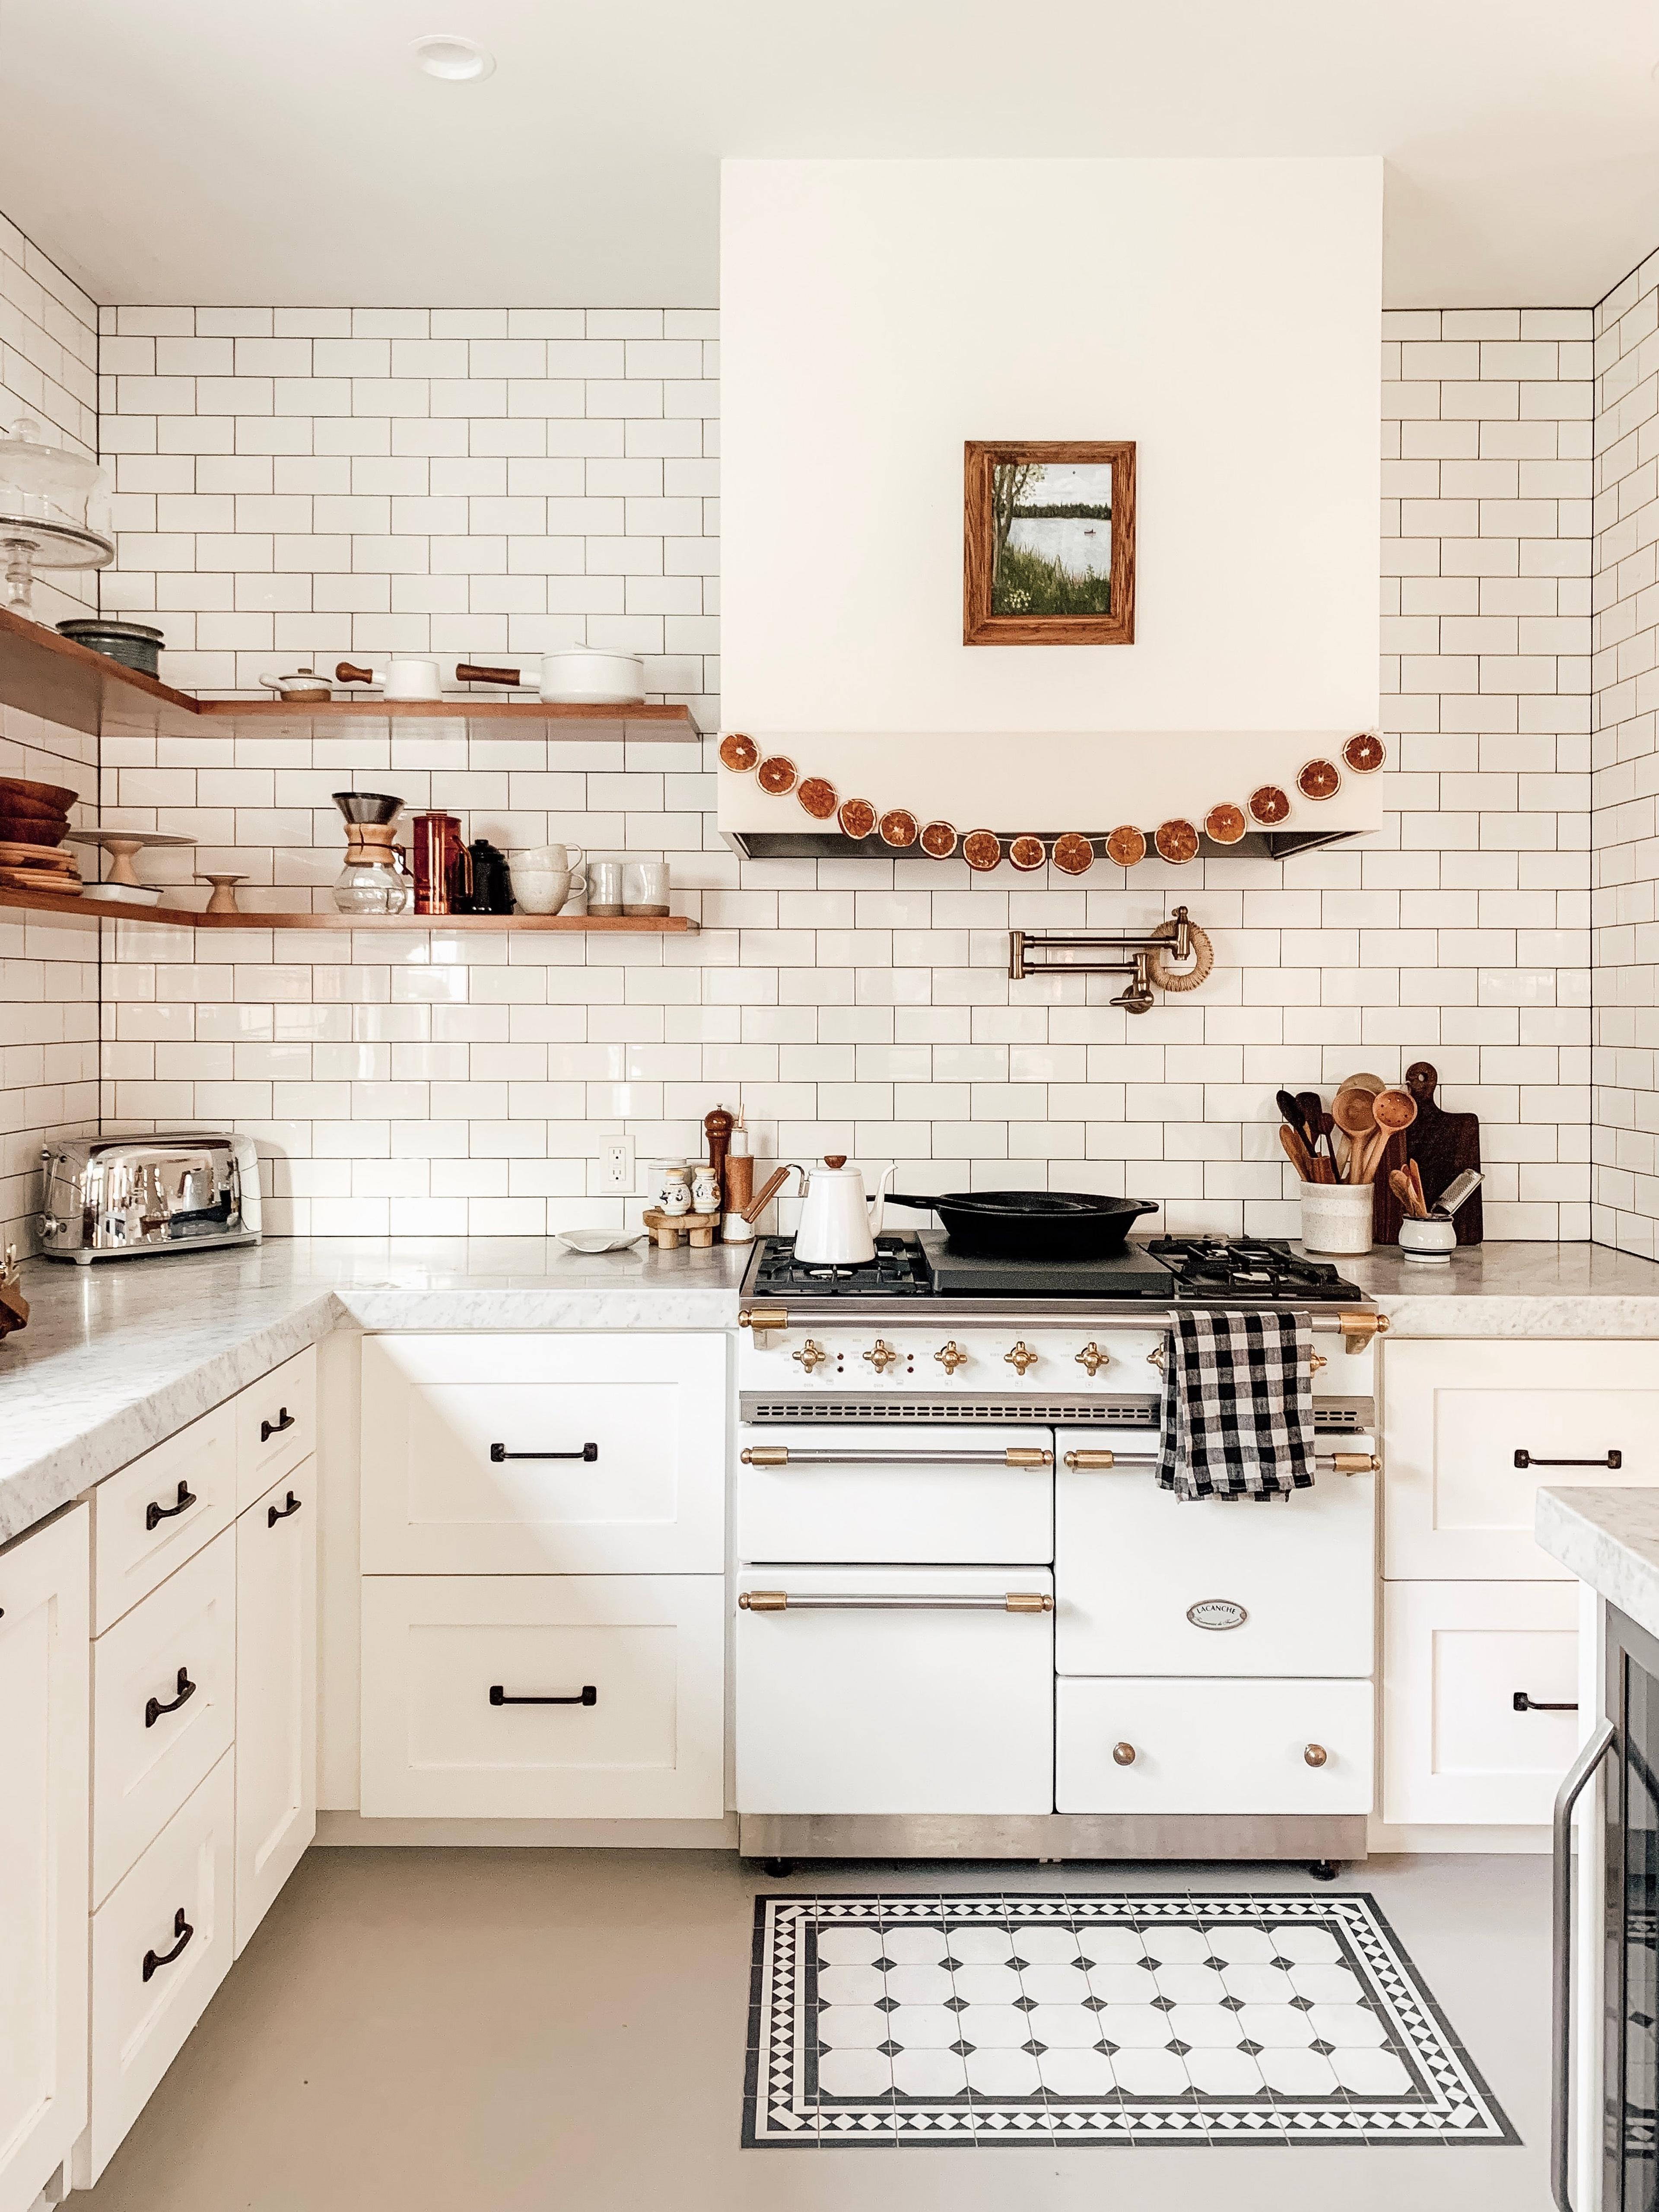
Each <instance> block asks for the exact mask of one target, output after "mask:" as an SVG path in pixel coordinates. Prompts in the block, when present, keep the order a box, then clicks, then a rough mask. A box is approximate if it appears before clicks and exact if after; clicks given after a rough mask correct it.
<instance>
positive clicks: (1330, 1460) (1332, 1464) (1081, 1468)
mask: <svg viewBox="0 0 1659 2212" xmlns="http://www.w3.org/2000/svg"><path fill="white" fill-rule="evenodd" d="M1159 1449H1160V1448H1159V1447H1158V1445H1157V1444H1152V1445H1149V1446H1148V1447H1147V1448H1146V1449H1145V1450H1142V1451H1121V1450H1119V1451H1068V1452H1067V1453H1066V1454H1065V1455H1064V1456H1063V1458H1062V1459H1061V1461H1060V1465H1061V1466H1062V1467H1066V1468H1071V1469H1072V1471H1073V1473H1074V1474H1081V1473H1085V1472H1087V1473H1098V1472H1100V1471H1102V1470H1104V1469H1108V1468H1115V1467H1125V1468H1128V1467H1151V1466H1152V1463H1153V1462H1154V1461H1156V1460H1157V1459H1158V1456H1159ZM1314 1465H1315V1467H1316V1468H1317V1469H1318V1470H1319V1472H1320V1473H1321V1474H1378V1473H1380V1472H1381V1470H1382V1466H1383V1462H1382V1461H1381V1460H1380V1459H1379V1458H1378V1456H1377V1455H1376V1453H1375V1452H1363V1451H1339V1452H1316V1453H1315V1454H1314Z"/></svg>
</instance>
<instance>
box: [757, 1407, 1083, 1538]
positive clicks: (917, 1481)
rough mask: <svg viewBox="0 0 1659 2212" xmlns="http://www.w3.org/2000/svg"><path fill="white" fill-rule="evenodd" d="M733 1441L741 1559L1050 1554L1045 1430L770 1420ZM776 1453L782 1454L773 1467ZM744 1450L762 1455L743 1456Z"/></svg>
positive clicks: (1049, 1458) (1050, 1480)
mask: <svg viewBox="0 0 1659 2212" xmlns="http://www.w3.org/2000/svg"><path fill="white" fill-rule="evenodd" d="M738 1441H739V1445H740V1449H739V1453H738V1474H737V1498H738V1554H739V1556H740V1557H741V1558H743V1559H799V1560H811V1559H820V1560H823V1559H855V1560H866V1561H869V1562H871V1563H872V1564H882V1563H893V1562H902V1561H905V1560H916V1561H921V1562H935V1563H938V1564H940V1565H948V1564H954V1563H956V1562H958V1561H962V1562H972V1561H975V1560H981V1559H983V1560H987V1561H994V1560H1030V1561H1036V1562H1041V1563H1042V1564H1045V1565H1046V1564H1047V1562H1048V1561H1049V1560H1050V1559H1053V1558H1054V1463H1053V1462H1054V1435H1053V1432H1052V1431H1050V1430H1048V1429H1018V1428H1008V1429H992V1428H987V1429H986V1430H983V1431H981V1430H979V1429H976V1428H975V1429H938V1430H933V1431H929V1432H927V1433H922V1434H916V1433H911V1434H908V1435H897V1436H896V1435H894V1434H893V1432H892V1430H891V1429H889V1430H888V1431H886V1432H885V1433H884V1432H883V1431H882V1429H881V1428H880V1427H879V1426H878V1425H877V1424H876V1423H874V1422H872V1423H871V1424H870V1425H868V1426H867V1427H863V1428H837V1427H835V1426H832V1425H829V1424H825V1425H823V1426H822V1427H819V1426H816V1425H813V1424H811V1423H810V1422H803V1423H800V1424H798V1425H785V1424H783V1423H778V1424H777V1425H773V1424H772V1423H770V1422H768V1423H767V1424H766V1425H764V1426H763V1427H760V1428H751V1429H744V1430H742V1431H740V1432H739V1438H738ZM780 1452H782V1453H787V1459H786V1460H785V1462H784V1463H783V1464H782V1465H781V1466H780V1465H779V1464H777V1462H776V1459H775V1455H776V1454H778V1453H780ZM744 1453H749V1454H752V1455H754V1457H755V1458H757V1459H759V1460H760V1464H758V1465H757V1464H755V1463H754V1460H753V1459H751V1461H750V1464H749V1465H747V1466H745V1465H744V1463H743V1460H744ZM1011 1458H1012V1462H1013V1463H1012V1465H1011V1464H1010V1461H1011Z"/></svg>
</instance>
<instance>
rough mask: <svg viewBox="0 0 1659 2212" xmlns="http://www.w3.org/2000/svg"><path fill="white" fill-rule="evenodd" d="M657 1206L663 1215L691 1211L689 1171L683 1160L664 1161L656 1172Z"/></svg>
mask: <svg viewBox="0 0 1659 2212" xmlns="http://www.w3.org/2000/svg"><path fill="white" fill-rule="evenodd" d="M657 1204H658V1206H659V1208H660V1210H661V1211H662V1212H664V1213H690V1211H691V1171H690V1169H689V1168H688V1167H687V1166H686V1164H685V1162H684V1160H664V1161H663V1162H662V1164H661V1165H660V1166H659V1168H658V1170H657Z"/></svg>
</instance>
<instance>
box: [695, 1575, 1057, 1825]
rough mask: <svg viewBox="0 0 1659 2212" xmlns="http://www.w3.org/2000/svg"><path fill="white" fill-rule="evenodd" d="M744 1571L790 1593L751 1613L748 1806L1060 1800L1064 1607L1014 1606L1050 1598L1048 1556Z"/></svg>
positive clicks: (741, 1648) (1008, 1804)
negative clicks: (1034, 1562)
mask: <svg viewBox="0 0 1659 2212" xmlns="http://www.w3.org/2000/svg"><path fill="white" fill-rule="evenodd" d="M738 1583H739V1589H740V1590H741V1591H743V1592H744V1593H750V1594H753V1593H756V1592H761V1591H766V1592H772V1593H775V1592H778V1591H782V1592H783V1593H784V1594H785V1595H786V1597H787V1599H788V1601H789V1602H788V1603H787V1606H786V1607H785V1609H784V1610H783V1611H781V1612H776V1611H759V1610H746V1609H744V1608H743V1607H739V1609H738V1628H737V1699H736V1703H737V1737H738V1809H739V1811H741V1812H744V1813H1047V1812H1050V1811H1052V1809H1053V1807H1054V1620H1053V1615H1052V1613H1046V1612H1038V1611H1029V1612H1010V1611H1009V1610H1008V1608H1007V1605H1006V1599H1007V1596H1008V1595H1009V1594H1010V1593H1011V1592H1012V1593H1017V1594H1019V1595H1025V1596H1029V1597H1036V1598H1039V1599H1047V1598H1050V1597H1051V1596H1052V1593H1053V1577H1052V1576H1051V1575H1050V1574H1049V1572H1048V1569H1047V1568H1045V1567H1030V1566H1015V1567H989V1568H987V1567H945V1568H940V1567H927V1568H922V1567H893V1568H885V1569H883V1568H872V1567H837V1568H824V1567H770V1568H767V1569H765V1570H763V1571H757V1570H754V1569H749V1568H745V1569H744V1571H743V1572H742V1574H741V1575H740V1577H738ZM826 1598H841V1599H847V1598H852V1599H854V1600H860V1599H863V1600H874V1601H877V1602H876V1603H875V1604H873V1605H870V1606H868V1607H865V1606H861V1605H859V1604H856V1603H855V1604H854V1605H852V1606H836V1607H824V1606H823V1605H822V1601H823V1600H824V1599H826ZM803 1599H805V1600H809V1601H810V1600H812V1599H817V1600H818V1601H820V1604H819V1605H818V1606H817V1607H815V1606H812V1605H811V1604H807V1605H800V1604H798V1603H797V1602H796V1601H799V1600H803ZM900 1600H904V1601H908V1602H906V1603H904V1604H902V1605H900V1604H898V1603H897V1602H896V1601H900ZM970 1601H971V1602H970Z"/></svg>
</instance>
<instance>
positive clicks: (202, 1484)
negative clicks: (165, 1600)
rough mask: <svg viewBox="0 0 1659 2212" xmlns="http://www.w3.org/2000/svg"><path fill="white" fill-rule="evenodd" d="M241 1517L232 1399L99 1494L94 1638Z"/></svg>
mask: <svg viewBox="0 0 1659 2212" xmlns="http://www.w3.org/2000/svg"><path fill="white" fill-rule="evenodd" d="M235 1517H236V1413H235V1401H234V1400H232V1401H231V1402H230V1403H229V1404H228V1405H223V1406H216V1407H214V1409H213V1411H212V1412H211V1413H204V1415H203V1417H202V1419H200V1420H199V1421H192V1422H191V1425H190V1426H189V1427H188V1428H187V1429H180V1430H179V1433H178V1435H177V1436H173V1437H168V1438H167V1442H166V1443H161V1444H157V1445H156V1447H155V1450H154V1451H147V1452H146V1453H145V1454H144V1455H143V1458H142V1459H136V1460H134V1461H133V1462H131V1465H130V1466H127V1467H124V1468H122V1469H121V1471H120V1473H119V1474H112V1475H111V1476H110V1477H109V1479H108V1480H107V1481H105V1482H100V1484H99V1486H98V1487H97V1488H96V1490H94V1492H93V1493H92V1527H93V1545H92V1556H93V1611H92V1632H93V1634H94V1636H101V1635H102V1634H103V1632H104V1631H105V1630H106V1628H108V1627H109V1626H111V1624H112V1622H114V1621H117V1620H119V1619H120V1618H121V1615H122V1614H123V1613H126V1612H129V1611H130V1610H131V1607H134V1606H135V1605H137V1602H138V1601H139V1599H140V1598H141V1597H146V1596H148V1595H149V1592H150V1591H151V1590H153V1589H156V1588H158V1587H159V1585H160V1584H161V1583H164V1582H165V1581H166V1580H167V1577H168V1576H169V1575H170V1574H171V1573H172V1572H173V1569H174V1568H175V1567H179V1566H182V1565H184V1563H185V1560H186V1559H190V1558H191V1556H192V1555H193V1554H194V1553H197V1552H199V1551H200V1550H201V1548H202V1547H203V1545H204V1544H206V1543H208V1542H210V1541H211V1540H212V1539H213V1538H214V1537H215V1536H216V1535H217V1534H219V1531H220V1530H221V1529H222V1528H229V1526H230V1524H231V1522H233V1521H234V1519H235Z"/></svg>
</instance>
